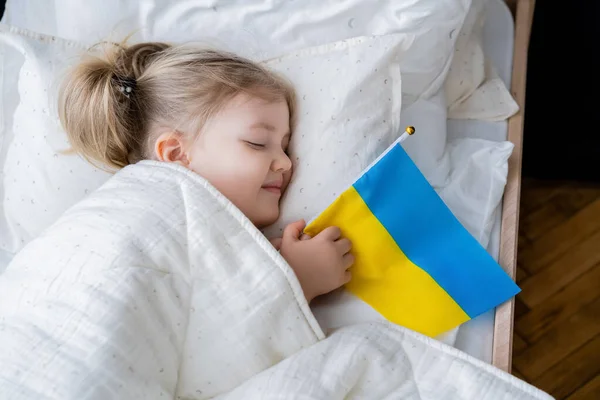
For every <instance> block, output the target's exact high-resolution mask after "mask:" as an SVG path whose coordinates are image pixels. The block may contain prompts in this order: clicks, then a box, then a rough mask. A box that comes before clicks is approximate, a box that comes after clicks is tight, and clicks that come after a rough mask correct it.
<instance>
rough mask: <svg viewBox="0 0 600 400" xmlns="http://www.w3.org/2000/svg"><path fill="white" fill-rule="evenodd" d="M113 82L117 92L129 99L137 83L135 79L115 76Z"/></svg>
mask: <svg viewBox="0 0 600 400" xmlns="http://www.w3.org/2000/svg"><path fill="white" fill-rule="evenodd" d="M113 80H114V81H115V83H116V84H117V88H118V89H119V92H121V93H123V94H124V95H125V96H127V98H129V97H130V96H131V95H132V94H133V93H134V92H135V89H136V88H137V81H136V79H135V78H128V77H122V76H115V77H114V78H113Z"/></svg>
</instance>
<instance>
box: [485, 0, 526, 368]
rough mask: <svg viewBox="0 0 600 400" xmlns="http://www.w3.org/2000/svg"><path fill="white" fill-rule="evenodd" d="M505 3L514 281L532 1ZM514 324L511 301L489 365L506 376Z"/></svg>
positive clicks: (500, 311) (505, 249) (504, 237)
mask: <svg viewBox="0 0 600 400" xmlns="http://www.w3.org/2000/svg"><path fill="white" fill-rule="evenodd" d="M507 3H508V5H509V7H511V10H512V11H513V15H514V16H515V45H514V55H513V67H512V83H511V89H510V91H511V94H512V95H513V97H514V99H515V100H516V102H517V104H518V105H519V108H520V109H519V112H518V113H517V114H515V115H514V116H512V117H511V118H510V119H509V120H508V140H509V141H511V142H512V143H513V144H514V145H515V147H514V150H513V153H512V155H511V157H510V158H509V160H508V178H507V182H506V188H505V191H504V197H503V202H502V227H501V234H500V255H499V262H500V265H502V267H503V268H504V270H505V271H506V272H507V273H508V274H509V275H510V276H511V277H512V278H513V279H515V275H516V269H517V245H518V239H519V202H520V196H521V160H522V150H523V148H522V145H523V122H524V115H525V83H526V79H527V52H528V48H529V38H530V34H531V25H532V22H533V11H534V7H535V0H507ZM511 3H512V4H511ZM513 322H514V299H511V300H510V301H507V302H506V303H504V304H502V305H500V306H498V307H497V308H496V315H495V320H494V339H493V351H492V364H493V365H495V366H496V367H498V368H500V369H502V370H504V371H507V372H510V371H511V364H512V337H513Z"/></svg>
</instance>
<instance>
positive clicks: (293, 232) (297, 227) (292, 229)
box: [283, 219, 306, 241]
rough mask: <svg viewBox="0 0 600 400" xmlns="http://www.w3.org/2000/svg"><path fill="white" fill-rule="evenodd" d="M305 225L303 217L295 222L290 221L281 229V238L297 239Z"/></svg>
mask: <svg viewBox="0 0 600 400" xmlns="http://www.w3.org/2000/svg"><path fill="white" fill-rule="evenodd" d="M305 226H306V222H304V220H303V219H301V220H299V221H296V222H292V223H291V224H289V225H288V226H286V227H285V229H284V230H283V239H285V240H290V241H297V240H299V237H300V234H301V233H302V230H303V229H304V227H305Z"/></svg>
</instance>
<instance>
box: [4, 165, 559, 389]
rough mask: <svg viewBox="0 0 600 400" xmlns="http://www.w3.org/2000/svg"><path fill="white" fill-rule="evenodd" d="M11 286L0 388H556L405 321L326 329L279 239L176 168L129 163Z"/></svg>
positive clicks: (24, 260) (26, 257) (50, 238)
mask: <svg viewBox="0 0 600 400" xmlns="http://www.w3.org/2000/svg"><path fill="white" fill-rule="evenodd" d="M0 292H1V293H2V294H3V298H4V299H5V301H3V302H1V303H0V365H1V366H2V368H0V398H2V399H11V400H20V399H36V400H37V399H60V400H69V399H77V400H92V399H99V400H100V399H101V400H105V399H109V398H115V399H161V398H163V399H175V398H177V399H205V398H210V397H213V396H216V395H222V398H229V399H249V398H261V399H284V398H293V397H297V396H298V395H299V394H301V395H302V396H303V397H306V398H320V399H321V398H322V399H325V398H327V399H330V398H356V399H371V398H372V399H380V398H384V397H386V398H409V399H439V398H443V399H472V398H493V399H506V400H509V399H510V400H519V399H549V398H550V397H549V396H547V395H546V394H544V393H543V392H541V391H539V390H537V389H536V388H534V387H532V386H530V385H529V384H527V383H525V382H524V381H521V380H519V379H517V378H515V377H513V376H511V375H509V374H507V373H504V372H502V371H501V370H499V369H496V368H493V367H491V366H489V365H486V364H484V363H482V362H480V361H478V360H475V359H473V358H471V357H469V356H468V355H466V354H464V353H461V352H458V351H457V350H456V349H453V348H451V347H449V346H445V345H443V344H441V343H439V342H437V341H434V340H431V339H429V338H426V337H424V336H422V335H419V334H417V333H414V332H410V331H408V330H406V329H403V328H401V327H398V326H394V325H393V324H389V323H370V324H358V325H353V326H349V327H345V328H343V329H340V330H339V331H336V332H334V333H333V334H332V335H330V336H329V337H327V338H324V335H323V332H322V331H321V329H320V328H319V325H318V324H317V322H316V320H315V318H314V317H313V315H312V314H311V313H310V310H309V308H308V305H307V303H306V299H305V298H304V297H303V295H302V289H301V288H300V285H299V283H298V281H297V279H296V278H295V275H294V274H293V272H292V271H291V269H290V267H289V266H288V265H287V263H286V262H285V261H284V260H283V258H282V257H281V256H280V255H279V253H278V252H277V251H276V250H275V249H274V248H273V247H272V246H271V245H270V243H269V241H268V240H267V239H266V238H265V237H264V236H263V235H262V234H261V233H260V232H259V231H258V230H257V229H256V228H255V227H254V226H253V224H252V223H251V222H250V221H249V220H248V219H247V218H246V217H245V216H244V215H243V214H242V213H241V212H240V211H239V210H238V209H237V208H236V207H234V206H233V205H232V204H231V203H230V202H229V201H228V200H227V199H226V198H225V197H224V196H223V195H221V194H220V193H219V192H218V191H217V190H215V189H214V188H213V187H212V186H211V185H210V184H208V183H207V182H206V181H205V180H204V179H202V178H201V177H200V176H198V175H197V174H195V173H193V172H191V171H189V170H187V169H186V168H183V167H181V166H178V165H175V164H167V163H159V162H153V161H143V162H141V163H138V164H136V165H133V166H129V167H127V168H125V169H123V170H121V171H120V172H118V173H117V174H116V175H115V176H114V177H113V178H111V179H110V180H109V181H108V182H107V183H106V184H105V185H104V186H103V187H102V188H101V189H99V190H98V191H96V192H94V193H93V194H91V195H90V196H89V197H88V198H86V199H85V200H84V201H83V202H81V203H79V204H78V205H77V206H75V207H73V208H71V209H70V210H69V211H68V212H67V213H66V214H65V215H63V217H61V219H60V220H59V221H57V223H56V224H54V225H53V226H52V227H51V228H50V229H49V230H48V231H46V233H45V234H43V235H42V236H41V237H39V238H38V239H35V240H34V241H32V242H30V243H29V244H28V245H27V246H26V247H25V248H24V249H23V250H22V251H21V252H20V253H19V254H18V255H17V256H16V257H15V259H14V260H13V262H12V263H11V264H10V266H9V267H8V269H7V270H6V271H5V272H4V274H2V275H0Z"/></svg>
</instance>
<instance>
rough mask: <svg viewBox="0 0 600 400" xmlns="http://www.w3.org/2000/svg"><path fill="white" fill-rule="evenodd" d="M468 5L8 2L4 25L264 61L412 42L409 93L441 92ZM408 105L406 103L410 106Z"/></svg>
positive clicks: (392, 0)
mask: <svg viewBox="0 0 600 400" xmlns="http://www.w3.org/2000/svg"><path fill="white" fill-rule="evenodd" d="M470 5H471V0H377V1H365V0H341V1H322V0H302V1H289V0H272V1H267V2H265V1H263V0H211V1H206V0H187V1H185V2H181V1H175V0H145V1H140V2H138V1H121V0H89V1H85V2H81V1H79V0H54V1H52V2H48V1H46V0H9V1H8V2H7V4H6V14H5V16H4V17H3V19H2V22H4V23H6V24H11V25H15V26H19V27H21V28H25V29H29V30H32V31H36V32H40V33H44V34H48V35H53V36H57V37H63V38H66V39H70V40H77V41H80V42H83V43H86V44H88V45H90V44H92V43H95V42H98V41H101V40H106V39H107V37H109V36H110V37H111V38H112V39H111V40H114V39H120V38H122V37H124V36H125V35H127V34H130V33H132V32H135V33H136V34H137V36H136V37H139V39H141V40H167V41H185V42H187V41H190V40H201V41H209V42H213V43H219V44H220V45H223V46H226V47H228V48H230V49H231V50H233V51H235V52H238V53H240V54H242V55H245V56H249V57H253V58H255V59H265V58H272V57H277V56H281V55H284V54H286V53H289V52H292V51H296V50H300V49H302V48H306V47H312V46H317V45H322V44H326V43H330V42H335V41H339V40H343V39H349V38H352V37H357V36H371V35H385V34H390V33H404V34H410V35H413V38H414V41H413V43H412V51H410V52H408V53H406V54H404V57H403V73H406V74H407V76H406V77H404V78H405V79H406V80H407V82H408V83H407V84H406V85H405V88H404V91H405V93H407V94H410V95H411V96H423V95H425V96H429V95H430V94H434V93H436V92H437V91H438V90H439V88H440V87H441V86H442V85H443V82H444V78H445V74H446V73H447V70H448V67H449V64H450V59H451V56H452V52H453V48H454V43H455V41H456V36H457V35H451V32H454V31H456V32H458V30H460V28H461V25H462V23H463V20H464V18H465V16H466V14H467V11H468V9H469V7H470ZM406 105H408V102H407V103H406Z"/></svg>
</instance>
